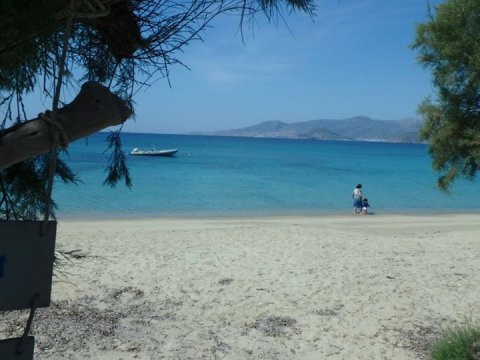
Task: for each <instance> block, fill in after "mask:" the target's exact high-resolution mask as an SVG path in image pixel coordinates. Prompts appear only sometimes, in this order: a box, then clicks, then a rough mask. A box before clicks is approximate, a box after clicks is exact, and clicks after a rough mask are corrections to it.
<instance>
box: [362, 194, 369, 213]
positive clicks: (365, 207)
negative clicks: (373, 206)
mask: <svg viewBox="0 0 480 360" xmlns="http://www.w3.org/2000/svg"><path fill="white" fill-rule="evenodd" d="M369 207H370V204H369V203H368V199H367V198H363V200H362V215H367V214H368V208H369Z"/></svg>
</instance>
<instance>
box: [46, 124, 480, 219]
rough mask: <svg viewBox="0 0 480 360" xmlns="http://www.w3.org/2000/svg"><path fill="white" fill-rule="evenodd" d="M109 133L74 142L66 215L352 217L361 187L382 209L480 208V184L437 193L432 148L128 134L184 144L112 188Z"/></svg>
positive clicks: (63, 196) (139, 161)
mask: <svg viewBox="0 0 480 360" xmlns="http://www.w3.org/2000/svg"><path fill="white" fill-rule="evenodd" d="M106 136H107V134H106V133H98V134H95V135H93V136H91V137H89V138H88V139H87V141H85V140H80V141H77V142H75V143H73V144H71V145H70V147H69V150H68V155H67V156H66V160H67V161H68V162H69V164H70V165H71V167H72V169H73V170H74V171H75V172H76V173H77V174H78V176H79V178H80V180H81V181H82V183H80V184H79V185H78V186H75V185H73V186H71V185H69V186H66V185H64V184H62V183H59V182H57V183H56V184H55V188H54V198H55V200H56V202H57V203H58V205H59V209H58V211H57V215H58V217H59V218H73V217H75V218H131V217H157V216H209V215H215V216H237V215H291V214H350V213H351V208H352V204H351V193H352V190H353V188H354V186H355V185H356V184H357V183H361V184H363V190H364V194H365V195H366V196H367V197H368V198H369V201H370V205H372V208H371V210H372V212H374V213H376V214H386V213H437V212H448V213H461V212H480V191H479V187H478V183H476V182H474V183H469V182H463V181H462V182H458V183H457V184H455V186H454V187H453V189H452V193H451V194H450V195H446V194H444V193H441V192H440V191H439V190H437V188H436V187H435V180H436V174H435V173H434V172H433V171H432V170H431V163H430V158H429V155H428V153H427V147H426V145H420V144H391V143H373V142H339V141H317V140H288V139H266V138H237V137H213V136H193V135H158V134H128V133H126V134H123V145H124V150H125V152H129V151H130V150H131V149H132V148H134V147H138V148H147V149H149V148H152V147H155V148H157V149H168V148H178V149H179V152H178V153H177V155H176V156H175V157H172V158H164V157H134V156H128V165H129V167H130V171H131V176H132V178H133V188H132V189H128V188H126V187H125V186H124V185H123V184H121V185H117V187H116V188H110V187H108V186H104V185H102V183H103V180H104V179H105V167H106V165H107V160H108V157H109V154H108V153H105V152H104V151H105V149H106V147H107V143H106V141H105V138H106Z"/></svg>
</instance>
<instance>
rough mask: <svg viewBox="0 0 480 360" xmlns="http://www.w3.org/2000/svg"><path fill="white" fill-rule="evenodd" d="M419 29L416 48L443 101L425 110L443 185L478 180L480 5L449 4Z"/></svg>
mask: <svg viewBox="0 0 480 360" xmlns="http://www.w3.org/2000/svg"><path fill="white" fill-rule="evenodd" d="M435 10H436V11H435V14H434V15H433V14H432V15H430V19H429V21H427V22H425V23H423V24H419V25H417V31H416V38H415V42H414V44H413V45H412V47H413V48H414V49H415V50H416V51H417V52H418V61H419V63H420V64H422V65H423V66H424V67H426V68H428V69H430V70H431V72H432V77H433V84H434V86H435V88H436V89H437V98H436V99H435V100H432V99H430V98H428V99H426V100H425V101H424V102H423V103H422V104H421V105H420V107H419V113H420V114H421V115H422V117H423V120H424V125H423V128H422V129H421V132H420V136H421V138H422V139H424V140H428V142H429V152H430V155H431V157H432V166H433V169H434V170H436V171H438V172H439V173H440V176H439V179H438V186H439V187H440V189H442V190H445V191H448V190H449V188H450V186H451V185H452V183H453V182H454V181H455V180H456V179H457V178H459V177H463V178H465V179H467V180H474V179H475V175H476V173H477V171H478V167H479V164H480V21H479V18H480V2H479V1H478V0H446V1H445V2H444V3H442V4H440V5H438V6H437V7H436V9H435Z"/></svg>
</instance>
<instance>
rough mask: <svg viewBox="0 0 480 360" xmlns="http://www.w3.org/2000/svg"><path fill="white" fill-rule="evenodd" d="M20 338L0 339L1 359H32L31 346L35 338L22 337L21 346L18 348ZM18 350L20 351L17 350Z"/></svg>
mask: <svg viewBox="0 0 480 360" xmlns="http://www.w3.org/2000/svg"><path fill="white" fill-rule="evenodd" d="M21 340H22V338H14V339H7V340H0V359H1V360H33V347H34V345H35V338H34V337H33V336H27V337H26V338H24V339H23V344H22V346H21V348H20V349H19V348H18V344H19V342H20V341H21ZM19 350H20V351H19Z"/></svg>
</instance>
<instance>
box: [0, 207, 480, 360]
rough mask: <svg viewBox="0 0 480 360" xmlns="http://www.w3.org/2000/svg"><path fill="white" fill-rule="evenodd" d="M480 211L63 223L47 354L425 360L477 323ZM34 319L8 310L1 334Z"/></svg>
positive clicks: (43, 351)
mask: <svg viewBox="0 0 480 360" xmlns="http://www.w3.org/2000/svg"><path fill="white" fill-rule="evenodd" d="M478 239H480V214H467V215H465V214H453V215H452V214H450V215H435V216H428V215H425V216H404V215H383V214H382V215H376V216H354V215H344V216H336V215H327V216H288V217H278V216H276V217H261V218H258V217H255V218H253V217H250V218H238V217H236V218H218V217H216V218H211V217H210V218H194V219H192V218H189V219H185V218H155V219H146V218H144V219H142V220H138V219H129V220H126V221H124V220H121V221H119V220H107V221H105V220H102V219H100V220H99V219H97V220H94V221H82V220H71V221H66V220H63V219H60V220H59V226H58V228H57V249H60V250H62V251H77V250H78V252H77V253H74V257H72V258H70V259H69V260H68V261H67V262H66V264H67V266H64V267H62V268H60V269H58V271H56V276H55V277H54V284H53V289H52V305H51V307H50V308H45V309H38V310H37V314H36V316H35V321H34V324H33V334H34V335H35V337H36V343H37V345H36V357H38V358H39V359H52V360H57V359H58V360H60V359H84V358H98V359H105V360H114V359H115V360H116V359H120V358H122V359H125V360H127V359H132V360H133V359H145V360H147V359H152V358H155V359H157V358H158V359H160V358H165V359H199V358H219V359H232V360H235V359H247V360H254V359H278V360H287V359H288V360H290V359H299V360H300V359H301V360H303V359H307V360H308V359H311V360H314V359H324V358H330V359H333V360H341V359H365V360H367V359H369V360H370V359H382V358H383V359H395V360H414V359H428V346H429V344H430V342H431V341H434V340H435V339H437V338H438V337H439V334H440V332H441V331H442V330H444V329H445V328H446V327H448V326H451V325H455V324H459V323H461V322H462V321H464V320H465V319H471V320H473V321H476V322H478V321H480V315H479V313H478V308H480V288H479V287H478V284H479V283H480V261H479V259H480V242H479V241H478ZM27 316H28V314H27V312H21V314H19V313H6V314H2V313H0V339H3V338H8V337H14V336H20V335H21V331H22V329H23V327H24V326H25V321H26V317H27Z"/></svg>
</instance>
